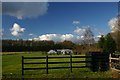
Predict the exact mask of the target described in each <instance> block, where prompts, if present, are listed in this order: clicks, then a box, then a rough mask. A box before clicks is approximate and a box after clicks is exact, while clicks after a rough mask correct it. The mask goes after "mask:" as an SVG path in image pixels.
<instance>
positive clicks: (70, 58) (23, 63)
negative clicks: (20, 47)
mask: <svg viewBox="0 0 120 80" xmlns="http://www.w3.org/2000/svg"><path fill="white" fill-rule="evenodd" d="M54 58H69V61H67V62H49V59H54ZM73 58H91V56H72V55H70V56H56V57H52V56H48V55H47V56H44V57H24V56H22V75H24V71H25V70H39V69H46V74H48V70H49V69H70V72H72V69H73V68H89V67H90V66H87V65H86V66H73V63H90V62H91V61H73V60H72V59H73ZM25 59H45V60H46V61H45V62H29V63H28V62H24V60H25ZM28 64H46V67H42V68H24V65H28ZM48 64H69V66H67V67H49V66H48Z"/></svg>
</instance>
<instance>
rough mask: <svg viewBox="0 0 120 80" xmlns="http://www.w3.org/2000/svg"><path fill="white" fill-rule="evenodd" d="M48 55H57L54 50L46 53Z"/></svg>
mask: <svg viewBox="0 0 120 80" xmlns="http://www.w3.org/2000/svg"><path fill="white" fill-rule="evenodd" d="M47 53H48V54H57V52H56V51H55V50H50V51H49V52H47Z"/></svg>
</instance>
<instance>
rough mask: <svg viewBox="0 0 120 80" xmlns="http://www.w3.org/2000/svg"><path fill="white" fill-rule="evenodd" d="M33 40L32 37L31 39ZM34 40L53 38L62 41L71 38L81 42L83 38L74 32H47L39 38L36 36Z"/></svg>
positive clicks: (70, 39) (73, 40)
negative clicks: (73, 33)
mask: <svg viewBox="0 0 120 80" xmlns="http://www.w3.org/2000/svg"><path fill="white" fill-rule="evenodd" d="M30 40H31V39H30ZM33 40H38V41H39V40H40V41H42V40H53V41H55V42H62V41H64V40H69V41H72V42H80V40H81V38H79V37H78V36H75V35H72V34H63V35H61V34H45V35H41V36H39V37H37V38H34V39H33Z"/></svg>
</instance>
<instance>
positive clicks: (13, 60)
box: [2, 52, 112, 78]
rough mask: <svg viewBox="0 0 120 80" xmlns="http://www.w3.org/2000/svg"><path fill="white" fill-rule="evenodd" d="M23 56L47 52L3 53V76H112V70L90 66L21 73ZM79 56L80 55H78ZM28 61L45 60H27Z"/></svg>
mask: <svg viewBox="0 0 120 80" xmlns="http://www.w3.org/2000/svg"><path fill="white" fill-rule="evenodd" d="M21 56H27V57H28V56H45V54H42V53H38V52H34V53H18V54H3V55H2V75H3V78H21V77H24V78H112V73H111V71H106V72H92V71H90V70H89V69H88V68H81V69H78V68H77V69H73V72H72V73H71V72H70V69H54V70H53V69H50V70H49V74H46V70H44V69H42V70H30V71H25V76H22V75H21ZM49 56H69V55H49ZM78 56H79V55H78ZM73 60H74V61H79V60H80V61H81V60H82V61H84V60H85V59H84V58H83V59H79V58H77V59H73ZM26 61H27V62H29V61H30V62H31V61H32V62H44V61H45V60H44V59H43V60H29V61H28V60H26ZM52 61H59V62H60V61H62V62H63V61H69V59H61V58H60V59H51V60H49V62H52ZM81 65H85V64H83V63H76V64H73V66H81ZM49 66H50V67H57V66H59V67H60V66H61V67H62V66H69V64H49ZM25 67H45V65H44V64H37V65H28V66H25Z"/></svg>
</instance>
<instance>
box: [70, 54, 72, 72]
mask: <svg viewBox="0 0 120 80" xmlns="http://www.w3.org/2000/svg"><path fill="white" fill-rule="evenodd" d="M70 71H71V72H72V54H71V53H70Z"/></svg>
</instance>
